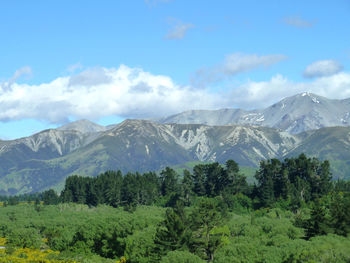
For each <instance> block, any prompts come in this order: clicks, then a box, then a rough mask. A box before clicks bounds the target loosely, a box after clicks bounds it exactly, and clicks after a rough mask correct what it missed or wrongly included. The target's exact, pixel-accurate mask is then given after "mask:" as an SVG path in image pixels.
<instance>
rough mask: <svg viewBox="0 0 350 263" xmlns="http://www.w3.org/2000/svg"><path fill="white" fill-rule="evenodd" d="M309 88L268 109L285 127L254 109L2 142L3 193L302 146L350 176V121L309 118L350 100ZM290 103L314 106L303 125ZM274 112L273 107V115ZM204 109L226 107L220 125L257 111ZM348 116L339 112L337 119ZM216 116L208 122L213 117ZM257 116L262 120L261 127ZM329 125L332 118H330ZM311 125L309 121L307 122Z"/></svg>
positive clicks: (290, 151) (251, 162) (83, 127)
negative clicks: (337, 123)
mask: <svg viewBox="0 0 350 263" xmlns="http://www.w3.org/2000/svg"><path fill="white" fill-rule="evenodd" d="M303 94H304V93H303ZM303 94H299V95H296V96H293V97H289V98H286V99H284V100H281V101H280V102H278V103H276V104H274V105H272V106H270V107H268V108H267V109H266V111H265V112H266V116H267V115H268V116H271V119H272V120H271V121H270V123H275V124H276V123H277V124H278V125H277V124H276V126H280V127H277V128H275V127H265V126H263V125H261V124H260V122H262V123H263V124H265V123H266V121H265V117H266V116H265V115H263V118H264V120H262V119H263V118H262V115H258V114H259V112H258V111H255V112H253V114H255V115H248V116H251V118H250V119H249V118H248V119H247V120H246V122H249V123H243V124H221V125H208V124H193V123H188V124H179V123H160V122H155V121H150V120H135V119H127V120H125V121H123V122H122V123H119V124H116V125H110V126H107V127H104V126H101V125H98V124H94V123H93V122H90V121H87V120H80V121H76V122H74V123H71V124H68V125H64V126H62V127H60V128H57V129H48V130H43V131H41V132H38V133H36V134H33V135H32V136H28V137H24V138H19V139H16V140H8V141H4V140H1V141H0V194H17V193H28V192H36V191H42V190H43V189H47V188H50V187H58V188H59V187H60V186H62V184H63V182H64V179H65V178H66V177H67V176H69V175H71V174H79V175H84V176H96V175H98V174H99V173H101V172H104V171H106V170H121V171H123V172H129V171H130V172H136V171H139V172H146V171H151V170H155V171H158V170H161V169H163V168H165V167H166V166H176V165H181V164H183V163H186V162H197V161H201V162H214V161H218V162H221V163H224V162H225V161H226V160H228V159H233V160H235V161H236V162H238V163H239V164H240V165H243V166H250V167H257V166H258V165H259V162H260V161H261V160H264V159H270V158H279V159H283V158H289V157H293V156H296V155H298V154H300V153H302V152H304V153H306V154H308V155H310V156H314V157H318V158H321V159H329V160H330V161H331V163H332V164H334V169H333V173H334V178H345V177H350V176H349V175H350V168H349V167H350V162H349V161H348V158H350V127H348V126H345V124H347V123H346V122H343V124H344V126H343V127H341V126H338V127H322V128H318V129H311V128H312V127H313V126H312V125H315V123H316V124H319V123H317V122H315V121H313V122H311V123H309V122H308V120H309V118H311V117H312V116H314V115H315V116H317V114H320V113H322V110H320V109H318V108H317V107H316V109H318V111H315V112H316V113H317V114H316V113H315V112H312V110H310V108H308V107H312V109H315V106H314V105H313V104H315V105H319V106H320V105H321V106H322V107H323V106H324V105H326V106H327V105H331V106H332V107H336V105H335V104H339V105H341V109H340V110H339V111H338V113H339V112H340V113H341V114H343V113H344V111H345V112H346V110H347V105H348V104H349V105H350V100H349V99H347V100H328V99H326V98H323V97H320V96H318V97H315V95H313V94H310V93H307V94H304V95H303ZM300 103H302V104H303V105H302V106H303V107H301V106H300ZM305 105H306V106H305ZM289 107H290V109H288V111H289V112H290V115H291V112H294V113H295V114H296V115H295V116H300V114H299V113H298V112H297V111H296V109H299V111H301V112H302V110H303V109H308V112H307V113H310V112H311V115H307V114H304V117H303V118H302V119H301V120H300V121H299V122H296V123H297V125H294V126H293V125H292V126H291V125H289V124H290V123H291V122H290V120H293V118H292V117H293V116H292V115H291V116H292V117H291V118H290V120H288V121H286V120H283V118H280V116H281V114H282V115H283V114H284V115H285V114H286V111H280V112H279V111H278V110H279V109H284V108H289ZM276 109H277V110H276ZM270 111H273V114H272V113H271V112H270ZM349 111H350V107H349ZM196 112H199V113H200V114H202V113H203V112H204V113H207V112H209V113H210V114H209V117H210V118H212V117H213V116H216V117H217V113H218V112H219V114H222V113H224V114H226V115H225V116H226V117H225V116H224V118H221V119H219V121H218V122H220V123H225V122H227V121H228V120H230V118H233V117H234V116H236V117H235V118H236V119H243V120H245V118H247V117H245V115H247V114H252V112H250V113H247V111H244V110H235V109H233V110H230V109H223V110H219V111H217V112H215V111H214V112H213V111H191V112H190V116H192V117H193V118H192V119H190V120H191V121H193V120H195V118H194V117H196V116H193V113H196ZM269 112H270V113H269ZM332 112H334V110H331V111H330V114H332ZM268 113H269V114H268ZM191 114H192V115H191ZM260 114H262V113H260ZM298 114H299V115H298ZM341 114H340V115H341ZM340 115H339V114H338V117H337V118H339V116H340ZM310 116H311V117H310ZM210 118H208V120H212V119H210ZM319 119H321V120H322V118H319ZM323 119H327V118H323ZM276 120H277V122H276ZM278 120H280V122H278ZM343 120H344V119H343ZM281 121H282V122H281ZM256 122H258V124H260V125H256ZM292 123H294V121H293V122H292ZM320 123H321V122H320ZM322 123H325V124H332V123H331V122H330V121H328V122H325V121H324V120H323V122H322ZM322 123H321V124H322ZM282 124H283V125H284V124H288V125H285V126H283V125H282ZM306 124H308V126H305V125H306ZM298 125H301V126H302V127H304V128H305V127H307V128H308V130H306V131H302V132H300V133H297V134H295V133H294V134H293V133H290V132H288V131H286V130H288V127H292V128H293V129H299V128H300V127H301V126H298ZM316 126H317V125H316ZM286 127H287V129H286ZM298 127H299V128H298ZM282 128H284V129H282ZM301 130H302V129H301Z"/></svg>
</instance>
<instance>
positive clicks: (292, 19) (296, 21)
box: [283, 16, 315, 28]
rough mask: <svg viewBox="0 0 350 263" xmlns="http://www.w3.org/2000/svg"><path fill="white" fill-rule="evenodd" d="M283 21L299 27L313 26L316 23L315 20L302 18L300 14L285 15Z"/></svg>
mask: <svg viewBox="0 0 350 263" xmlns="http://www.w3.org/2000/svg"><path fill="white" fill-rule="evenodd" d="M283 21H284V23H286V24H287V25H289V26H294V27H299V28H306V27H312V26H313V25H314V24H315V22H310V21H307V20H305V19H302V18H301V17H300V16H289V17H285V18H284V19H283Z"/></svg>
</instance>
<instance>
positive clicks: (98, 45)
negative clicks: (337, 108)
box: [0, 0, 350, 140]
mask: <svg viewBox="0 0 350 263" xmlns="http://www.w3.org/2000/svg"><path fill="white" fill-rule="evenodd" d="M0 10H1V11H2V12H1V16H0V34H1V41H0V139H3V140H8V139H14V138H19V137H24V136H29V135H31V134H33V133H35V132H38V131H40V130H43V129H48V128H56V127H58V126H61V125H64V124H66V123H68V122H70V121H75V120H79V119H88V120H91V121H94V122H96V123H99V124H101V125H108V124H115V123H118V122H121V121H123V120H124V119H127V118H144V119H156V118H159V117H165V116H169V115H172V114H176V113H179V112H182V111H185V110H191V109H220V108H243V109H254V108H263V107H267V106H270V105H271V104H273V103H276V102H278V101H279V100H281V99H283V98H285V97H288V96H293V95H295V94H298V93H301V92H305V91H306V92H312V93H315V94H318V95H320V96H325V97H328V98H334V99H343V98H349V97H350V1H349V0H322V1H320V0H317V1H313V0H308V1H299V0H293V1H292V0H291V1H289V0H286V1H273V0H266V1H259V0H255V1H251V0H244V1H243V0H242V1H234V0H227V1H226V0H216V1H211V0H206V1H203V0H201V1H199V0H198V1H197V0H192V1H188V0H186V1H185V0H130V1H122V0H119V1H118V0H99V1H92V0H84V1H80V0H74V1H66V0H59V1H58V0H52V1H47V0H35V1H23V0H2V1H0Z"/></svg>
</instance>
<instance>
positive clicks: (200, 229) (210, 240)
mask: <svg viewBox="0 0 350 263" xmlns="http://www.w3.org/2000/svg"><path fill="white" fill-rule="evenodd" d="M190 222H191V231H192V235H191V240H190V242H189V248H190V251H192V252H193V253H194V254H196V255H198V256H199V257H201V258H202V259H205V260H208V261H212V260H213V259H214V253H215V251H216V249H217V248H218V247H219V246H220V245H221V244H222V243H223V242H224V237H225V235H228V234H229V233H227V231H225V230H226V229H225V228H220V226H223V224H224V222H225V211H222V206H221V204H220V201H219V200H217V199H213V198H202V199H200V200H199V202H198V204H197V205H196V206H195V207H194V210H193V212H192V213H191V215H190Z"/></svg>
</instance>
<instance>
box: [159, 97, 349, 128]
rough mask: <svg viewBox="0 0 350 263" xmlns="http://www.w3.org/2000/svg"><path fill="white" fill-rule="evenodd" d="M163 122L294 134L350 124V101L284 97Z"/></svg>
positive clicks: (170, 118)
mask: <svg viewBox="0 0 350 263" xmlns="http://www.w3.org/2000/svg"><path fill="white" fill-rule="evenodd" d="M159 122H160V123H184V124H189V123H197V124H198V123H201V124H208V125H227V124H236V125H242V124H243V125H256V126H265V127H272V128H277V129H281V130H283V131H287V132H289V133H292V134H297V133H300V132H304V131H308V130H315V129H319V128H323V127H332V126H349V125H350V99H345V100H332V99H327V98H324V97H321V96H318V95H315V94H312V93H307V92H305V93H302V94H298V95H295V96H292V97H288V98H285V99H283V100H281V101H280V102H278V103H276V104H274V105H272V106H270V107H268V108H266V109H261V110H251V111H246V110H241V109H221V110H214V111H209V110H192V111H186V112H183V113H179V114H176V115H173V116H170V117H167V118H163V119H160V120H159Z"/></svg>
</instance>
